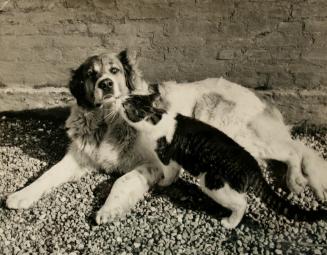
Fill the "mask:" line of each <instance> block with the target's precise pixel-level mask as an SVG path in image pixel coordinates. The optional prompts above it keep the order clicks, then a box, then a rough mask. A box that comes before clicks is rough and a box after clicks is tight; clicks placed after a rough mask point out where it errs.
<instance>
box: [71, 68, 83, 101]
mask: <svg viewBox="0 0 327 255" xmlns="http://www.w3.org/2000/svg"><path fill="white" fill-rule="evenodd" d="M83 69H84V65H83V64H82V65H80V66H79V67H78V68H77V69H76V70H73V69H72V70H71V79H70V81H69V90H70V92H71V93H72V95H73V96H74V97H75V98H76V100H77V104H78V105H79V106H83V105H85V101H86V98H85V89H84V78H83Z"/></svg>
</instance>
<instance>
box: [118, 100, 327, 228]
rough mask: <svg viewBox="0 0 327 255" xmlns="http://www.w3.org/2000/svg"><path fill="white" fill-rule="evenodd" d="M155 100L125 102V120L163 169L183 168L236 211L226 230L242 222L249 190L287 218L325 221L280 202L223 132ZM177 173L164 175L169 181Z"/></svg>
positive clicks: (250, 160) (323, 213)
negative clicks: (160, 104)
mask: <svg viewBox="0 0 327 255" xmlns="http://www.w3.org/2000/svg"><path fill="white" fill-rule="evenodd" d="M156 98H157V95H156V94H151V95H131V96H129V97H127V98H125V99H123V101H122V102H121V109H120V112H121V115H122V117H123V118H124V119H126V121H127V122H128V123H129V124H130V125H131V126H132V127H134V128H135V129H136V130H138V131H139V132H140V134H141V135H143V136H144V139H147V140H148V141H149V148H150V149H151V150H152V151H153V153H154V154H155V155H156V156H157V157H158V158H159V159H160V162H161V163H162V164H164V165H166V166H167V165H172V164H178V165H180V166H182V167H183V168H184V169H185V170H187V171H188V172H189V173H190V174H192V175H194V176H196V177H198V178H199V185H200V188H201V189H202V191H203V192H204V193H205V194H207V195H208V196H209V197H211V198H212V199H213V200H214V201H216V202H217V203H219V204H221V205H222V206H224V207H226V208H228V209H230V210H231V211H232V213H231V215H230V217H227V218H224V219H222V225H223V226H224V227H226V228H235V227H236V226H237V225H238V224H239V223H240V221H241V219H242V217H243V215H244V213H245V210H246V206H247V201H246V194H245V192H247V191H249V190H252V191H253V192H254V194H255V195H256V196H258V197H260V198H261V199H262V200H263V201H264V202H265V203H266V204H267V205H269V207H271V208H272V209H274V210H275V211H276V212H278V213H281V214H284V215H285V216H286V217H288V218H292V219H296V220H306V221H313V220H318V219H321V218H327V211H326V210H324V209H319V210H317V211H307V210H304V209H301V208H300V207H298V206H296V205H292V204H290V203H289V202H288V201H286V200H284V199H282V198H281V197H279V196H278V195H277V194H276V193H275V192H274V191H273V190H272V189H271V188H270V186H269V184H268V183H267V182H266V180H265V179H264V177H263V176H262V173H261V169H260V167H259V165H258V163H257V161H256V160H255V158H254V157H253V156H252V155H251V154H250V153H249V152H248V151H246V150H245V149H244V148H243V147H241V146H240V145H239V144H237V143H236V142H235V141H234V140H232V139H231V138H230V137H228V136H227V135H226V134H225V133H223V132H221V131H220V130H218V129H216V128H214V127H212V126H210V125H208V124H206V123H204V122H201V121H199V120H196V119H194V118H191V117H187V116H184V115H181V114H174V113H171V112H166V111H165V110H163V109H160V108H157V107H155V106H154V104H155V103H156ZM167 169H178V168H177V167H175V168H174V167H169V168H167ZM176 174H177V172H176V173H165V175H167V176H168V178H169V176H170V178H174V176H175V175H176ZM167 176H165V177H166V178H167Z"/></svg>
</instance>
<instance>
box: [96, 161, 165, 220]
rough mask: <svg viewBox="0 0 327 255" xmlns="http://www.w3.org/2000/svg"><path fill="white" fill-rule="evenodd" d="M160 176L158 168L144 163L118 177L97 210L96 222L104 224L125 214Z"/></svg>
mask: <svg viewBox="0 0 327 255" xmlns="http://www.w3.org/2000/svg"><path fill="white" fill-rule="evenodd" d="M162 177H163V173H162V171H161V169H160V168H158V167H156V166H153V165H149V164H145V165H141V166H139V167H137V168H136V169H134V170H132V171H130V172H128V173H127V174H125V175H123V176H122V177H120V178H118V179H117V180H116V182H115V183H114V185H113V187H112V189H111V191H110V194H109V196H108V198H107V200H106V202H105V203H104V205H103V206H102V208H101V209H100V210H99V211H98V212H97V215H96V222H97V224H104V223H107V222H108V221H111V220H113V219H115V218H121V217H123V216H125V214H126V213H127V212H128V211H129V210H130V209H131V208H133V207H134V206H135V205H136V203H137V202H138V201H140V200H141V199H143V197H144V195H145V193H146V192H147V191H148V190H149V188H150V187H151V186H153V185H154V184H156V183H157V182H158V181H159V180H160V178H162Z"/></svg>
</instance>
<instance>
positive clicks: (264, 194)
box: [251, 171, 327, 222]
mask: <svg viewBox="0 0 327 255" xmlns="http://www.w3.org/2000/svg"><path fill="white" fill-rule="evenodd" d="M252 176H253V177H252V180H253V183H252V185H251V186H252V189H253V191H254V193H255V195H256V196H257V197H260V198H261V200H262V201H263V202H264V203H265V204H266V205H267V207H268V208H271V209H272V210H274V211H275V212H277V213H278V214H283V215H284V216H286V217H287V218H288V219H294V220H298V221H308V222H313V221H317V220H322V219H325V220H327V210H325V209H318V210H305V209H303V208H301V207H300V206H298V205H293V204H291V203H290V201H288V200H286V199H284V198H282V197H280V196H279V195H278V194H277V193H276V192H275V191H274V190H273V189H272V188H271V186H270V185H269V184H268V182H267V181H266V180H265V178H264V177H263V175H262V173H261V171H256V173H255V174H254V175H252Z"/></svg>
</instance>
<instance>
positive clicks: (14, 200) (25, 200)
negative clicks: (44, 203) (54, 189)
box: [6, 189, 41, 209]
mask: <svg viewBox="0 0 327 255" xmlns="http://www.w3.org/2000/svg"><path fill="white" fill-rule="evenodd" d="M40 197H41V195H40V194H38V193H37V192H32V191H28V190H25V189H23V190H20V191H17V192H15V193H13V194H11V195H9V196H8V198H7V201H6V205H7V207H8V208H10V209H27V208H29V207H31V206H32V204H33V203H34V202H36V201H37V200H39V198H40Z"/></svg>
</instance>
